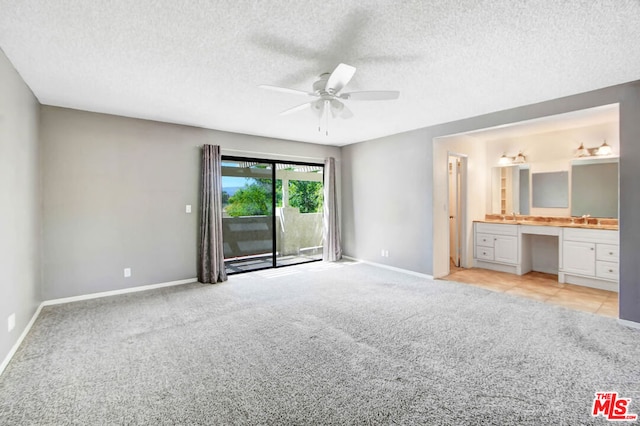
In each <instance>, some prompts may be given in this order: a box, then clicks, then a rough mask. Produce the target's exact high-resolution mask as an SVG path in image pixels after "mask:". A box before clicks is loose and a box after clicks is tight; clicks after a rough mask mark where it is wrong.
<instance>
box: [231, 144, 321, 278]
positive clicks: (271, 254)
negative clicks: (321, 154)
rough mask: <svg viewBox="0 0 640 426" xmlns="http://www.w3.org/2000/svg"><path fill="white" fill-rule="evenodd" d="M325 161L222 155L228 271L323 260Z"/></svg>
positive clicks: (232, 272) (237, 271)
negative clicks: (296, 161)
mask: <svg viewBox="0 0 640 426" xmlns="http://www.w3.org/2000/svg"><path fill="white" fill-rule="evenodd" d="M323 176H324V165H322V164H309V163H290V162H282V161H272V160H264V159H253V158H243V157H229V156H223V157H222V205H223V218H222V228H223V230H222V234H223V246H224V262H225V269H226V272H227V274H235V273H240V272H249V271H255V270H260V269H267V268H276V267H280V266H289V265H296V264H300V263H306V262H313V261H317V260H322V248H323V241H322V229H323V214H322V212H323V202H324V200H323Z"/></svg>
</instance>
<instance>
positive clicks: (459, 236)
mask: <svg viewBox="0 0 640 426" xmlns="http://www.w3.org/2000/svg"><path fill="white" fill-rule="evenodd" d="M466 167H467V156H466V155H464V154H457V153H451V152H449V153H448V158H447V170H448V172H449V176H448V180H447V191H448V202H447V205H448V209H447V211H448V213H449V271H451V269H452V268H453V269H455V268H460V267H462V266H463V265H464V264H465V261H466V249H465V243H464V241H465V235H466V229H467V227H466V210H467V209H466V199H467V197H466V184H465V182H466Z"/></svg>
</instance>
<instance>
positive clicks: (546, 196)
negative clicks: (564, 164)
mask: <svg viewBox="0 0 640 426" xmlns="http://www.w3.org/2000/svg"><path fill="white" fill-rule="evenodd" d="M531 205H532V206H533V207H547V208H568V207H569V172H547V173H533V174H532V175H531Z"/></svg>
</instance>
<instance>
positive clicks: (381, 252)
mask: <svg viewBox="0 0 640 426" xmlns="http://www.w3.org/2000/svg"><path fill="white" fill-rule="evenodd" d="M380 256H382V257H384V249H382V250H380Z"/></svg>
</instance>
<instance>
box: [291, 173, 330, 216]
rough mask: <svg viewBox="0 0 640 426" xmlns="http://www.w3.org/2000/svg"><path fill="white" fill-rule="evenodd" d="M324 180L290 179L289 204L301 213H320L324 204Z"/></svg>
mask: <svg viewBox="0 0 640 426" xmlns="http://www.w3.org/2000/svg"><path fill="white" fill-rule="evenodd" d="M323 201H324V197H323V192H322V182H312V181H308V180H291V181H289V205H290V206H291V207H297V208H299V209H300V213H318V212H321V211H322V206H323Z"/></svg>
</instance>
